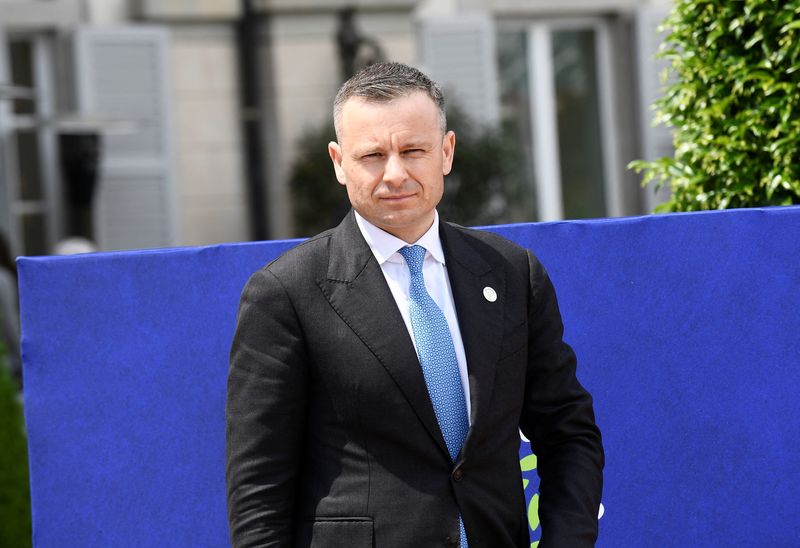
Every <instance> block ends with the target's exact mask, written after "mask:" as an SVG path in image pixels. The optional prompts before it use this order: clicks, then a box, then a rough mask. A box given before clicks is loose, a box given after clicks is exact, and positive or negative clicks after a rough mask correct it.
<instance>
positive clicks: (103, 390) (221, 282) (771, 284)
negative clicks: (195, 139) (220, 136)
mask: <svg viewBox="0 0 800 548" xmlns="http://www.w3.org/2000/svg"><path fill="white" fill-rule="evenodd" d="M488 230H492V231H494V232H497V233H499V234H502V235H504V236H506V237H507V238H509V239H511V240H514V241H516V242H518V243H519V244H521V245H523V246H525V247H528V248H530V249H532V250H533V251H534V252H535V253H536V254H537V255H538V256H539V258H540V259H541V260H542V262H543V263H544V264H545V266H546V267H547V268H548V270H549V272H550V275H551V278H552V279H553V282H554V283H555V286H556V290H557V292H558V295H559V300H560V304H561V310H562V314H563V316H564V322H565V325H566V332H565V338H566V340H567V342H569V343H570V344H571V345H572V346H573V347H574V348H575V350H576V353H577V355H578V359H579V369H578V375H579V378H580V379H581V382H582V383H583V384H584V385H585V386H586V387H587V388H588V389H589V390H590V391H591V392H592V393H593V395H594V397H595V410H596V413H597V420H598V423H599V425H600V428H601V430H602V432H603V436H604V443H605V447H606V458H607V466H606V472H605V491H604V494H603V512H604V513H603V516H602V519H601V520H600V540H599V542H598V546H609V547H619V546H631V547H634V546H635V547H647V546H654V547H662V546H727V545H736V544H742V545H748V546H799V545H800V512H798V508H800V471H799V470H800V468H799V467H798V462H800V208H798V207H790V208H767V209H754V210H736V211H725V212H709V213H698V214H678V215H663V216H649V217H640V218H624V219H608V220H596V221H570V222H559V223H544V224H526V225H509V226H498V227H491V228H489V229H488ZM296 243H297V242H296V241H283V242H262V243H248V244H232V245H219V246H210V247H203V248H183V249H170V250H154V251H136V252H125V253H106V254H94V255H84V256H74V257H41V258H21V259H20V260H19V274H20V301H21V314H22V326H23V336H22V351H23V362H24V375H25V415H26V421H27V426H28V437H29V440H28V441H29V451H30V467H31V499H32V507H33V524H34V544H35V545H36V546H39V547H50V546H84V547H91V546H137V547H142V546H226V545H227V544H228V529H227V521H226V508H225V479H224V460H225V436H224V432H225V413H224V407H225V382H226V375H227V367H228V351H229V348H230V341H231V337H232V335H233V330H234V325H235V320H236V309H237V304H238V300H239V293H240V291H241V289H242V287H243V285H244V283H245V281H246V280H247V278H248V277H249V275H250V274H251V273H252V272H253V271H255V270H257V269H258V268H260V267H261V266H263V265H264V264H265V263H267V262H269V261H270V260H272V259H273V258H275V257H277V256H278V255H279V254H280V253H281V252H283V251H284V250H286V249H288V248H289V247H291V246H292V245H294V244H296ZM528 453H529V450H528V448H527V444H524V443H523V445H522V446H521V448H520V458H521V466H522V468H523V477H524V478H525V481H524V483H525V485H526V487H525V489H526V494H527V496H528V500H529V505H530V509H531V512H530V513H529V518H530V520H529V521H530V524H531V526H532V528H533V532H532V539H533V540H535V539H537V538H538V537H539V528H538V521H537V519H536V515H535V509H536V501H537V499H536V497H535V496H534V493H535V490H536V487H537V481H536V470H535V465H536V463H535V457H528V456H527V455H528Z"/></svg>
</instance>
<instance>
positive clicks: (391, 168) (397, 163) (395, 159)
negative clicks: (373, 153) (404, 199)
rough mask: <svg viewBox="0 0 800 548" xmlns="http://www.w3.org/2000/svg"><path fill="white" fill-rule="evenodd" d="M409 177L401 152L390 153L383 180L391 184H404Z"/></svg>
mask: <svg viewBox="0 0 800 548" xmlns="http://www.w3.org/2000/svg"><path fill="white" fill-rule="evenodd" d="M406 177H407V173H406V167H405V165H404V164H403V159H402V158H401V157H400V155H399V154H389V156H388V157H387V158H386V164H385V166H384V168H383V180H384V181H385V182H386V183H389V184H402V183H403V182H404V181H405V180H406Z"/></svg>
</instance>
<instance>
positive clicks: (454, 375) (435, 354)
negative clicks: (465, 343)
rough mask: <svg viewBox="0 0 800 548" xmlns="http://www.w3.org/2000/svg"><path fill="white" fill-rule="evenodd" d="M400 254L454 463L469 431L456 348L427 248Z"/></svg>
mask: <svg viewBox="0 0 800 548" xmlns="http://www.w3.org/2000/svg"><path fill="white" fill-rule="evenodd" d="M399 253H400V254H401V255H402V256H403V258H404V259H405V260H406V263H407V264H408V270H409V271H410V272H411V284H410V287H409V297H410V298H411V327H412V329H413V330H414V338H415V339H416V341H417V354H418V355H419V363H420V364H421V365H422V375H423V376H424V377H425V384H427V386H428V394H429V395H430V398H431V403H432V404H433V411H434V412H435V413H436V420H437V421H438V423H439V428H440V429H441V431H442V436H444V442H445V444H446V445H447V450H448V451H449V453H450V459H451V460H452V461H453V462H455V460H456V457H458V452H459V451H461V446H462V445H464V440H465V439H466V438H467V432H468V431H469V417H468V416H467V402H466V399H465V398H464V390H463V388H462V386H461V375H460V374H459V372H458V360H457V358H456V349H455V347H454V346H453V338H452V336H451V335H450V328H449V327H448V326H447V319H446V318H445V317H444V313H442V311H441V309H440V308H439V307H438V306H437V304H436V302H434V300H433V298H432V297H431V296H430V295H429V294H428V291H427V290H426V289H425V279H424V278H423V277H422V264H423V262H424V261H425V248H424V247H422V246H419V245H413V246H410V247H404V248H402V249H400V251H399ZM458 527H459V535H460V539H461V548H467V535H466V533H465V532H464V522H463V521H462V520H461V516H459V518H458Z"/></svg>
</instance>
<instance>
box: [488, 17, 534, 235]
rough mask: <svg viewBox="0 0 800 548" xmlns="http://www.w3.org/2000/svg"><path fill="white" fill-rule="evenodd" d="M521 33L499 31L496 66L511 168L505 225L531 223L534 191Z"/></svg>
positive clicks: (524, 41) (524, 45)
mask: <svg viewBox="0 0 800 548" xmlns="http://www.w3.org/2000/svg"><path fill="white" fill-rule="evenodd" d="M527 43H528V40H527V33H526V32H525V31H515V32H499V33H498V35H497V66H498V75H499V77H500V86H499V87H500V118H501V124H502V128H501V129H502V132H501V133H502V135H503V136H504V137H505V138H507V139H508V140H509V143H507V145H508V146H507V148H508V149H509V150H511V151H512V153H513V155H514V157H513V158H509V160H510V161H509V164H510V165H513V166H514V167H515V169H514V172H513V174H512V177H513V179H514V183H515V184H513V185H509V191H508V196H506V200H507V202H508V210H507V216H508V218H507V219H505V222H520V221H535V220H536V218H537V215H536V192H535V188H536V185H535V179H534V177H535V175H534V164H533V137H532V131H531V112H530V91H529V89H528V51H527Z"/></svg>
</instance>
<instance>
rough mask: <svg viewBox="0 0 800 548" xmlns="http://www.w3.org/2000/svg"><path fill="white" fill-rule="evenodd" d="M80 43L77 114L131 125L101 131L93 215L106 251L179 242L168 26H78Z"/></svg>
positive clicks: (77, 52) (76, 50)
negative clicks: (100, 160)
mask: <svg viewBox="0 0 800 548" xmlns="http://www.w3.org/2000/svg"><path fill="white" fill-rule="evenodd" d="M74 44H75V48H74V55H75V65H74V66H75V73H76V76H75V77H76V88H77V89H76V98H77V105H78V112H79V114H81V115H84V116H88V117H99V118H111V119H114V120H121V121H123V122H125V123H124V124H123V129H122V130H121V131H114V130H113V129H112V130H111V131H109V132H107V133H105V134H104V135H103V151H102V164H101V166H102V167H101V170H100V181H99V182H98V188H97V191H96V196H95V217H94V218H95V237H96V239H97V243H98V245H99V247H100V249H103V250H116V249H133V248H148V247H167V246H173V245H177V243H178V241H179V239H178V234H177V231H178V229H177V227H178V226H179V224H178V218H177V215H178V208H177V195H178V193H177V188H176V185H177V181H176V175H175V174H176V166H175V157H174V144H173V142H172V139H173V135H174V132H173V125H172V119H173V111H172V103H171V101H172V88H171V81H170V74H171V70H170V67H168V62H169V49H168V48H169V36H168V34H167V31H166V29H163V28H160V27H145V26H136V27H132V26H131V27H119V28H88V27H87V28H79V29H77V30H76V32H75V36H74Z"/></svg>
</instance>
